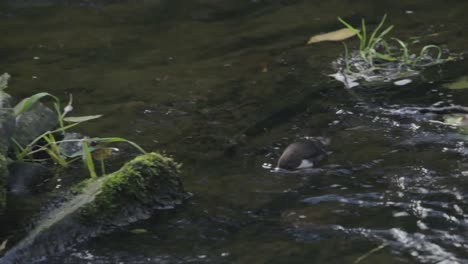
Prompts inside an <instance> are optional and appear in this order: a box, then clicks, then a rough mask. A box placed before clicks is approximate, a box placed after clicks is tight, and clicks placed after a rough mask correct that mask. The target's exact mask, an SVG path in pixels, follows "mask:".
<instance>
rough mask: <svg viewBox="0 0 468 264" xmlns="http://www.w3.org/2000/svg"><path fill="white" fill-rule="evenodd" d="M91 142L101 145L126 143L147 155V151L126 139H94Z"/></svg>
mask: <svg viewBox="0 0 468 264" xmlns="http://www.w3.org/2000/svg"><path fill="white" fill-rule="evenodd" d="M90 141H95V142H101V143H113V142H125V143H128V144H130V145H132V146H133V147H134V148H136V149H138V150H139V151H140V152H141V153H146V151H145V150H144V149H143V148H142V147H140V146H138V144H136V143H135V142H132V141H130V140H126V139H125V138H119V137H111V138H92V139H90Z"/></svg>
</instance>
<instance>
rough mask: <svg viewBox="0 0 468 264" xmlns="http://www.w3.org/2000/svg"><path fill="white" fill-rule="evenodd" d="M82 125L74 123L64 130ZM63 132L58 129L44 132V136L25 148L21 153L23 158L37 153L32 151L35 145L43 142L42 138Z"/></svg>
mask: <svg viewBox="0 0 468 264" xmlns="http://www.w3.org/2000/svg"><path fill="white" fill-rule="evenodd" d="M79 124H80V123H73V124H70V125H67V126H65V127H63V130H67V129H69V128H72V127H74V126H77V125H79ZM61 131H62V128H59V129H56V130H52V131H46V132H44V133H43V134H42V135H40V136H38V137H36V138H35V139H34V140H33V141H31V143H29V144H28V145H27V146H26V147H24V148H23V151H22V152H21V157H23V158H24V157H26V156H28V155H30V154H32V153H35V151H31V150H32V147H33V146H34V145H36V143H37V142H38V141H39V140H41V139H42V138H44V137H45V136H46V135H48V134H53V133H57V132H61Z"/></svg>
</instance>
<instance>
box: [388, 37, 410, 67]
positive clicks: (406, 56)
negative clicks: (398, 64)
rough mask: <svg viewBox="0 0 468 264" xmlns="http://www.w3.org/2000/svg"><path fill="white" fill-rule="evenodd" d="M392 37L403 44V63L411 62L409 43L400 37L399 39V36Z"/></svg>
mask: <svg viewBox="0 0 468 264" xmlns="http://www.w3.org/2000/svg"><path fill="white" fill-rule="evenodd" d="M392 39H393V40H395V41H396V42H397V43H398V44H399V45H400V46H401V49H402V50H403V56H402V59H403V63H405V64H409V63H410V59H409V51H408V45H406V43H404V42H403V41H401V40H400V39H397V38H392Z"/></svg>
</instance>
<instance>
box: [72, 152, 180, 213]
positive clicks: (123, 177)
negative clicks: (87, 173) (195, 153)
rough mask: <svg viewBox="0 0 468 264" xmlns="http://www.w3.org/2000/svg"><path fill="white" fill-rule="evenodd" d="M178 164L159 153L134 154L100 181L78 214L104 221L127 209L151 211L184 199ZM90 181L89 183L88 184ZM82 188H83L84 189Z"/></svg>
mask: <svg viewBox="0 0 468 264" xmlns="http://www.w3.org/2000/svg"><path fill="white" fill-rule="evenodd" d="M179 168H180V165H179V164H177V163H176V162H174V161H173V160H172V159H171V158H167V157H164V156H162V155H160V154H158V153H149V154H145V155H141V156H139V157H136V158H135V159H134V160H132V161H130V162H128V163H126V164H125V165H124V166H123V167H122V168H121V169H120V170H119V171H117V172H114V173H112V174H110V175H108V176H106V177H104V178H101V179H98V180H96V181H100V182H101V187H100V188H98V189H99V190H98V191H97V195H96V197H95V198H94V200H93V201H92V202H90V203H88V204H87V205H86V206H84V207H83V208H82V209H81V211H80V215H81V217H82V218H83V220H85V221H86V222H88V221H92V222H96V221H101V220H102V221H104V222H108V221H107V220H110V219H113V218H114V217H117V216H119V215H122V214H125V212H126V211H127V212H128V210H151V209H154V208H158V207H166V206H167V205H168V204H170V203H171V202H173V201H176V200H178V201H180V200H182V199H184V196H185V195H186V193H185V192H184V190H183V186H182V182H181V180H180V178H179V174H180V171H179ZM91 185H92V184H90V183H89V182H88V186H87V187H86V188H88V187H90V186H91ZM86 188H85V189H86Z"/></svg>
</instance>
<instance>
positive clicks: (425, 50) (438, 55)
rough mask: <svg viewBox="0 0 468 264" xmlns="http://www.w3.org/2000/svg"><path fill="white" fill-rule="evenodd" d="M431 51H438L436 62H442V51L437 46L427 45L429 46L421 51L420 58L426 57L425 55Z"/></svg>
mask: <svg viewBox="0 0 468 264" xmlns="http://www.w3.org/2000/svg"><path fill="white" fill-rule="evenodd" d="M430 49H436V50H437V51H438V53H437V58H436V60H440V59H441V58H442V49H441V48H440V47H439V46H437V45H427V46H424V47H423V48H422V49H421V53H420V55H419V57H420V58H422V57H424V55H425V54H426V53H427V52H428V51H429V50H430Z"/></svg>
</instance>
